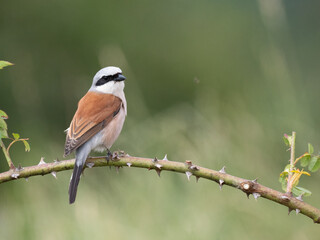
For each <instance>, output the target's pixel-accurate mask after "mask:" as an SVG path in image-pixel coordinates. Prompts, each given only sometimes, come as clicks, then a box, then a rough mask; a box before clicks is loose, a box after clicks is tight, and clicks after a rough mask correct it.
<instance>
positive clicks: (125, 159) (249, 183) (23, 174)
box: [0, 152, 320, 223]
mask: <svg viewBox="0 0 320 240" xmlns="http://www.w3.org/2000/svg"><path fill="white" fill-rule="evenodd" d="M74 161H75V160H74V159H71V160H64V161H54V162H53V163H45V162H44V161H43V159H41V161H40V163H39V164H38V165H36V166H30V167H25V168H21V167H20V168H15V169H11V170H9V171H7V172H3V173H0V183H4V182H8V181H12V180H16V179H19V178H25V179H27V178H28V177H32V176H36V175H46V174H52V175H53V176H54V177H56V173H57V172H60V171H64V170H69V169H73V166H74ZM86 166H87V167H89V168H91V167H102V166H114V167H116V169H117V170H118V169H119V168H120V167H138V168H146V169H149V170H151V169H154V170H156V171H157V173H158V175H159V176H160V173H161V171H163V170H166V171H173V172H179V173H184V174H186V176H187V178H188V180H190V177H191V176H195V177H196V180H198V179H199V178H205V179H208V180H212V181H215V182H217V183H218V184H219V186H220V188H222V186H223V185H228V186H231V187H234V188H237V189H240V190H242V191H243V192H244V193H246V194H247V196H248V197H249V195H250V194H252V195H253V197H254V198H255V199H257V198H259V197H263V198H266V199H269V200H271V201H274V202H276V203H279V204H281V205H284V206H287V207H288V208H289V213H290V212H291V211H292V210H295V211H296V213H301V214H303V215H306V216H308V217H309V218H311V219H312V220H313V221H314V222H315V223H320V209H317V208H315V207H313V206H311V205H309V204H307V203H305V202H304V201H303V200H302V198H301V197H297V198H296V197H293V196H292V195H291V194H288V193H282V192H278V191H276V190H273V189H270V188H268V187H265V186H263V185H261V184H259V183H257V180H247V179H243V178H239V177H236V176H232V175H230V174H227V173H226V172H225V168H224V167H223V168H222V169H221V170H220V171H215V170H211V169H208V168H203V167H200V166H196V165H193V164H192V162H191V161H186V162H185V163H182V162H174V161H169V160H168V159H167V157H165V158H164V159H163V160H158V159H157V158H155V159H150V158H141V157H131V156H129V155H127V154H124V153H123V152H115V153H114V154H113V156H112V160H110V161H107V160H106V158H105V157H91V158H88V159H87V163H86Z"/></svg>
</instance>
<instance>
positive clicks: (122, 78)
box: [115, 74, 126, 82]
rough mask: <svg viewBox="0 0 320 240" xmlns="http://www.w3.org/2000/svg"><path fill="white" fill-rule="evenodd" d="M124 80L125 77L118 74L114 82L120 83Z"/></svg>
mask: <svg viewBox="0 0 320 240" xmlns="http://www.w3.org/2000/svg"><path fill="white" fill-rule="evenodd" d="M125 79H126V77H125V76H123V75H122V74H119V76H118V77H117V78H116V79H115V81H117V82H121V81H124V80H125Z"/></svg>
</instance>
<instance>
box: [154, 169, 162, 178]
mask: <svg viewBox="0 0 320 240" xmlns="http://www.w3.org/2000/svg"><path fill="white" fill-rule="evenodd" d="M155 170H156V172H157V174H158V176H159V177H160V174H161V170H160V169H155Z"/></svg>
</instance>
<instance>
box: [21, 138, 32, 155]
mask: <svg viewBox="0 0 320 240" xmlns="http://www.w3.org/2000/svg"><path fill="white" fill-rule="evenodd" d="M22 142H23V144H24V148H25V151H26V152H30V149H31V148H30V145H29V143H28V142H27V141H26V140H22Z"/></svg>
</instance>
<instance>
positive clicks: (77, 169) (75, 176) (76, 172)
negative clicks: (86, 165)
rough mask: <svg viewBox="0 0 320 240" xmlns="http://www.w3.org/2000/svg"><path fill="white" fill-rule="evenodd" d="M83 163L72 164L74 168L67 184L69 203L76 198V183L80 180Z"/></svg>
mask: <svg viewBox="0 0 320 240" xmlns="http://www.w3.org/2000/svg"><path fill="white" fill-rule="evenodd" d="M82 169H83V164H81V165H79V166H78V164H77V160H76V163H75V164H74V169H73V173H72V178H71V181H70V185H69V203H70V204H72V203H74V201H75V200H76V196H77V190H78V184H79V181H80V176H81V173H82Z"/></svg>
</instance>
